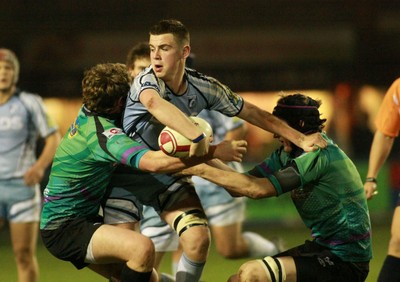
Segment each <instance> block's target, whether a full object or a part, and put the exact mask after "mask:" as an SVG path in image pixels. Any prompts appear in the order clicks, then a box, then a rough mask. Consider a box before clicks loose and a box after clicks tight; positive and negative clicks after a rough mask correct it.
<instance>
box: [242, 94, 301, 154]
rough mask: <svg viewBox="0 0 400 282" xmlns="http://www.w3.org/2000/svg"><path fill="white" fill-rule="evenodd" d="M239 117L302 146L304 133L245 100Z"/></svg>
mask: <svg viewBox="0 0 400 282" xmlns="http://www.w3.org/2000/svg"><path fill="white" fill-rule="evenodd" d="M239 117H240V118H242V119H244V120H246V121H248V122H250V123H251V124H253V125H255V126H258V127H260V128H262V129H264V130H266V131H269V132H271V133H274V134H277V135H279V136H282V137H284V138H286V139H288V140H290V141H291V142H293V143H294V144H296V145H297V146H298V147H301V146H302V142H303V140H304V137H305V136H304V134H302V133H301V132H299V131H297V130H295V129H293V128H291V127H290V126H289V125H287V123H286V122H284V121H282V120H280V119H279V118H277V117H275V116H274V115H272V114H271V113H269V112H268V111H265V110H262V109H260V108H259V107H256V106H255V105H253V104H251V103H249V102H247V101H246V102H245V104H244V107H243V109H242V111H241V112H240V114H239Z"/></svg>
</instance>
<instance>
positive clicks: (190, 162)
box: [139, 146, 215, 173]
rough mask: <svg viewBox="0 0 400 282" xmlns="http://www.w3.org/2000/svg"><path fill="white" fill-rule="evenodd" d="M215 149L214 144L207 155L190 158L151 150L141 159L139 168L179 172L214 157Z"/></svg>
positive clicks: (151, 170)
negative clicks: (171, 155)
mask: <svg viewBox="0 0 400 282" xmlns="http://www.w3.org/2000/svg"><path fill="white" fill-rule="evenodd" d="M214 151H215V146H212V147H210V150H209V152H208V153H207V155H205V156H201V157H190V158H175V157H170V156H167V155H166V154H164V153H163V152H162V151H149V152H147V153H146V154H144V155H143V156H142V158H141V159H140V162H139V169H141V170H144V171H149V172H155V173H172V172H177V171H179V170H182V169H184V168H187V167H191V166H194V165H197V164H200V163H203V162H206V161H209V160H211V159H213V158H214Z"/></svg>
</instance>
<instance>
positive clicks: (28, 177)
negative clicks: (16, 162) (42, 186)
mask: <svg viewBox="0 0 400 282" xmlns="http://www.w3.org/2000/svg"><path fill="white" fill-rule="evenodd" d="M43 176H44V169H42V168H39V167H38V166H35V165H34V166H32V167H30V168H29V169H28V171H27V172H26V173H25V175H24V181H25V184H26V185H28V186H31V185H35V184H38V183H40V181H42V179H43Z"/></svg>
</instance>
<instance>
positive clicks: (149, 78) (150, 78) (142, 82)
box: [129, 68, 164, 101]
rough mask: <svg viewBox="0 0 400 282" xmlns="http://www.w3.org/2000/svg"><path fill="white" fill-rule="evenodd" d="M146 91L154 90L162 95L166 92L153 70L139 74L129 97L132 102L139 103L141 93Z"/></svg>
mask: <svg viewBox="0 0 400 282" xmlns="http://www.w3.org/2000/svg"><path fill="white" fill-rule="evenodd" d="M146 89H153V90H154V91H156V92H157V93H159V94H160V95H161V94H162V93H163V92H164V91H163V89H164V88H163V87H162V85H161V84H160V81H159V80H158V79H157V77H156V76H155V74H154V72H153V70H152V69H151V68H148V69H146V71H144V72H142V73H141V74H139V75H138V76H137V77H136V78H135V79H134V81H133V84H132V87H131V89H130V93H129V97H130V99H131V100H132V101H139V97H140V95H141V93H142V92H143V91H144V90H146Z"/></svg>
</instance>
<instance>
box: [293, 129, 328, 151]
mask: <svg viewBox="0 0 400 282" xmlns="http://www.w3.org/2000/svg"><path fill="white" fill-rule="evenodd" d="M327 145H328V143H327V142H326V140H325V139H324V138H323V137H322V134H321V133H319V132H317V133H313V134H310V135H306V136H305V137H304V139H303V141H302V143H301V146H300V147H301V148H302V149H303V150H304V151H305V152H311V151H315V150H318V149H319V148H325V147H326V146H327Z"/></svg>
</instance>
